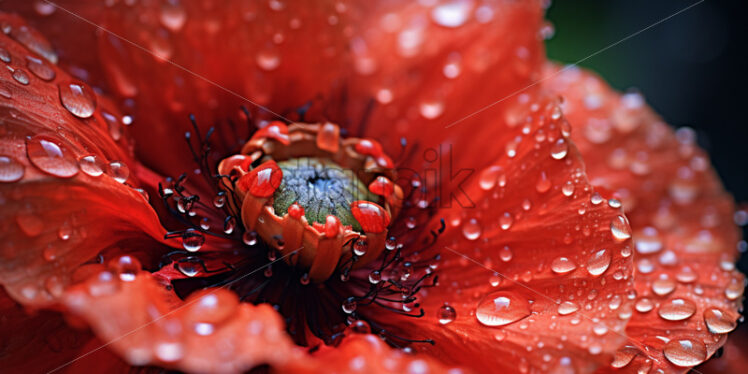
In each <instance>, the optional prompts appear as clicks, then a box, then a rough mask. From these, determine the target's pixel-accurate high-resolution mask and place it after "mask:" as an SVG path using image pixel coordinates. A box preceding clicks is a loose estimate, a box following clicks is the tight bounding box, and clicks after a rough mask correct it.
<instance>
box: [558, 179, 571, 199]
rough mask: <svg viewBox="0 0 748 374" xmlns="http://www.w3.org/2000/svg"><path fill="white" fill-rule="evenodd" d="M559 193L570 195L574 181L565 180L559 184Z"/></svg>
mask: <svg viewBox="0 0 748 374" xmlns="http://www.w3.org/2000/svg"><path fill="white" fill-rule="evenodd" d="M561 193H562V194H564V196H566V197H570V196H571V195H573V194H574V183H572V182H571V181H566V183H564V185H563V186H561Z"/></svg>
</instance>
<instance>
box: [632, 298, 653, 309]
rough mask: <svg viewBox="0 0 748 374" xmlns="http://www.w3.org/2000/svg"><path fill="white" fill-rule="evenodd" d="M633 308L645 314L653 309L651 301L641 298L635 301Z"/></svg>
mask: <svg viewBox="0 0 748 374" xmlns="http://www.w3.org/2000/svg"><path fill="white" fill-rule="evenodd" d="M635 308H636V311H637V312H639V313H647V312H649V311H651V310H652V309H654V303H653V302H652V300H650V299H648V298H646V297H642V298H641V299H639V300H637V301H636V305H635Z"/></svg>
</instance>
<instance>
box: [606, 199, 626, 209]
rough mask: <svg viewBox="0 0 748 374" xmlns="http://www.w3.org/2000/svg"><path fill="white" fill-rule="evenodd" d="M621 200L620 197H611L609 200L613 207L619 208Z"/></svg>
mask: <svg viewBox="0 0 748 374" xmlns="http://www.w3.org/2000/svg"><path fill="white" fill-rule="evenodd" d="M622 205H623V204H621V201H620V200H618V199H609V200H608V206H609V207H611V208H613V209H618V208H620V207H621V206H622Z"/></svg>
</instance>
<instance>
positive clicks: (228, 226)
mask: <svg viewBox="0 0 748 374" xmlns="http://www.w3.org/2000/svg"><path fill="white" fill-rule="evenodd" d="M234 229H236V218H235V217H234V216H228V217H226V220H224V221H223V233H224V234H226V235H231V233H233V232H234Z"/></svg>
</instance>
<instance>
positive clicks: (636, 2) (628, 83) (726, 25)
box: [547, 0, 748, 202]
mask: <svg viewBox="0 0 748 374" xmlns="http://www.w3.org/2000/svg"><path fill="white" fill-rule="evenodd" d="M696 3H698V1H697V0H690V1H663V0H656V1H652V0H648V1H644V0H626V1H623V0H605V1H600V0H595V1H593V0H556V1H553V3H552V4H551V6H550V8H549V9H548V14H547V16H548V18H549V20H550V21H551V22H552V24H553V25H554V28H555V35H554V36H553V37H552V38H551V39H550V40H548V41H547V48H548V54H549V56H550V57H551V59H554V60H556V61H561V62H564V63H574V62H576V61H579V60H580V59H583V58H585V57H587V56H589V55H591V54H593V53H595V52H597V51H599V50H600V49H602V48H605V47H607V46H609V45H611V44H613V43H616V42H618V41H620V40H621V39H624V38H626V37H627V36H629V35H631V34H633V33H635V32H637V31H639V30H642V29H644V28H646V27H648V26H650V25H652V24H654V23H656V22H658V21H660V20H663V19H664V18H667V17H669V16H671V15H673V14H675V13H677V12H679V11H681V10H683V9H684V8H687V7H689V6H690V5H693V4H696ZM745 8H746V4H745V2H744V1H716V0H708V1H704V2H701V3H698V5H695V6H693V7H692V8H690V9H688V10H685V11H683V12H681V13H679V14H677V15H675V16H672V18H670V19H667V20H665V21H663V22H661V23H660V24H658V25H655V26H652V27H651V28H649V29H648V30H646V31H643V32H642V33H641V34H639V35H636V36H633V37H631V38H630V39H628V40H626V41H623V42H621V43H620V44H618V45H616V46H613V47H611V48H610V49H608V50H606V51H604V52H601V53H600V54H599V55H596V56H594V57H591V58H589V59H588V60H585V61H584V62H582V63H580V66H582V67H585V68H589V69H592V70H594V71H596V72H598V73H599V74H601V75H602V76H603V77H604V78H605V79H606V80H607V81H608V82H610V84H611V85H612V86H613V87H615V88H617V89H619V90H626V89H630V88H636V89H638V90H640V91H641V92H642V93H643V94H644V96H645V97H646V98H647V101H648V102H649V104H650V105H652V106H653V107H654V108H655V109H656V110H657V111H658V112H659V113H660V114H661V115H662V116H663V117H664V118H665V120H666V121H667V122H668V123H670V124H671V125H674V126H676V127H680V126H690V127H693V128H694V129H696V131H697V133H698V134H699V141H700V143H701V145H702V146H703V147H705V148H706V149H707V150H708V151H709V153H710V156H711V157H712V161H713V163H714V164H715V167H716V168H717V171H718V172H719V174H720V176H721V177H722V179H723V181H724V183H725V186H726V187H727V189H728V190H730V192H732V193H733V194H734V195H735V197H736V198H737V199H738V201H744V202H745V201H748V180H747V179H746V177H747V174H748V173H746V171H748V167H746V165H745V161H746V154H745V150H746V143H748V126H746V118H747V117H748V116H746V113H748V111H747V109H746V107H748V105H747V104H748V95H747V94H746V88H747V87H748V79H747V78H746V63H745V60H744V57H743V55H744V54H745V53H744V49H745V48H746V35H748V34H746V31H747V28H746V24H747V23H748V22H746V19H745V15H746V9H745Z"/></svg>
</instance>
